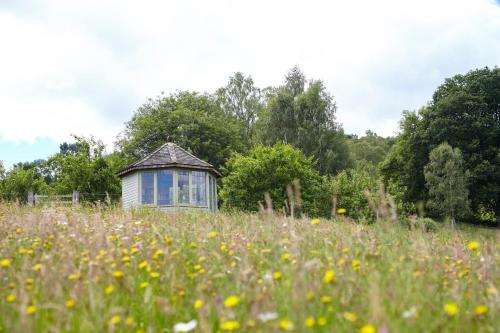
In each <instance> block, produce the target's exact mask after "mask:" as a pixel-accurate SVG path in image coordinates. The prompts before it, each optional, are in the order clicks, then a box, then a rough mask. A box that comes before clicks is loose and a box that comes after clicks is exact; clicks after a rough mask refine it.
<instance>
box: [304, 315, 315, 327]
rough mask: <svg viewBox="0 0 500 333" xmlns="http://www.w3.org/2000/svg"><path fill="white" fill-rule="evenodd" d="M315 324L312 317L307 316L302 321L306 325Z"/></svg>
mask: <svg viewBox="0 0 500 333" xmlns="http://www.w3.org/2000/svg"><path fill="white" fill-rule="evenodd" d="M315 324H316V319H314V317H307V318H306V320H305V321H304V325H305V326H306V327H313V326H314V325H315Z"/></svg>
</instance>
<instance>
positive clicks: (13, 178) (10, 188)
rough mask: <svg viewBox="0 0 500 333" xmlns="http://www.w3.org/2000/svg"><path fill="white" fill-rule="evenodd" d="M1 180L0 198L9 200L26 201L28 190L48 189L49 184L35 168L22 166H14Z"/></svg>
mask: <svg viewBox="0 0 500 333" xmlns="http://www.w3.org/2000/svg"><path fill="white" fill-rule="evenodd" d="M0 181H1V184H0V199H3V200H7V201H14V200H19V201H20V202H26V200H27V197H28V192H30V191H33V192H36V193H41V192H46V191H47V184H46V183H45V182H44V180H43V178H40V177H37V175H36V172H35V170H34V169H24V168H23V167H21V166H16V167H13V168H12V169H11V170H10V171H8V172H7V173H6V174H5V175H4V176H3V178H0Z"/></svg>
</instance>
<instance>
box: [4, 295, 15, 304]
mask: <svg viewBox="0 0 500 333" xmlns="http://www.w3.org/2000/svg"><path fill="white" fill-rule="evenodd" d="M16 298H17V297H16V295H15V294H9V295H7V297H5V300H6V301H7V302H8V303H12V302H14V301H15V300H16Z"/></svg>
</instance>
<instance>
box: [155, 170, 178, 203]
mask: <svg viewBox="0 0 500 333" xmlns="http://www.w3.org/2000/svg"><path fill="white" fill-rule="evenodd" d="M157 179H158V180H157V182H158V184H157V188H158V197H157V198H158V199H157V200H158V205H172V204H173V203H174V173H173V171H172V170H158V175H157Z"/></svg>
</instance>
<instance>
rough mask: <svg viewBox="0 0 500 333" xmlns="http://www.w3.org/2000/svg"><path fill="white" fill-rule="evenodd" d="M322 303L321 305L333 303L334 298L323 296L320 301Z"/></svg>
mask: <svg viewBox="0 0 500 333" xmlns="http://www.w3.org/2000/svg"><path fill="white" fill-rule="evenodd" d="M319 300H320V301H321V303H325V304H326V303H331V302H332V298H331V297H330V296H321V298H320V299H319Z"/></svg>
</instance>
